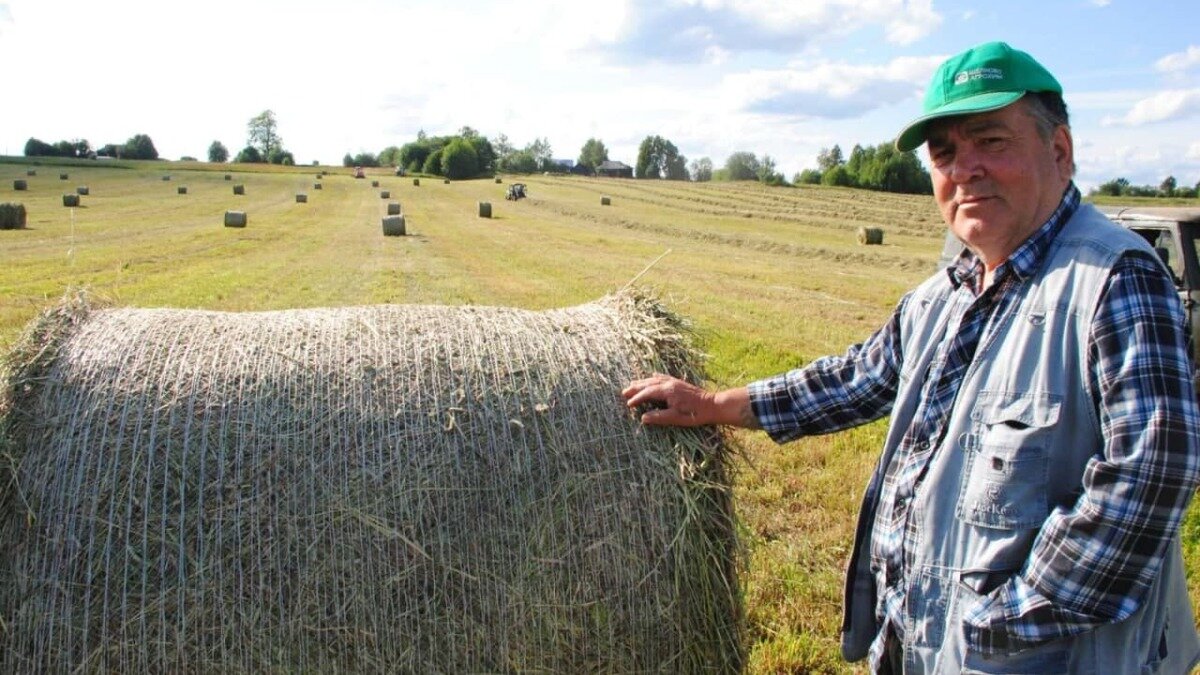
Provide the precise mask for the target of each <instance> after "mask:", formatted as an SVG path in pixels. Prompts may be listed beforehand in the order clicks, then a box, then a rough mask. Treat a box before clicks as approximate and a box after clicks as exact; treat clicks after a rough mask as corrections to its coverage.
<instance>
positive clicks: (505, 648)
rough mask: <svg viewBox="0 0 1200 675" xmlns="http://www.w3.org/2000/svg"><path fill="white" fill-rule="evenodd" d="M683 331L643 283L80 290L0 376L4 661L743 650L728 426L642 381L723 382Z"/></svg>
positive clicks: (515, 659)
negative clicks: (220, 300)
mask: <svg viewBox="0 0 1200 675" xmlns="http://www.w3.org/2000/svg"><path fill="white" fill-rule="evenodd" d="M682 332H683V331H682V330H681V322H680V320H679V319H678V318H676V317H673V316H671V315H670V314H669V313H667V312H666V311H665V310H664V309H663V308H662V307H661V306H659V305H657V304H656V303H654V302H653V301H650V300H648V299H646V298H641V297H637V296H633V295H621V296H616V297H612V298H608V299H605V300H603V301H600V302H597V303H593V304H588V305H583V306H580V307H573V308H567V309H559V310H551V311H545V312H531V311H524V310H517V309H507V308H494V307H437V306H395V305H393V306H376V307H346V308H336V309H306V310H289V311H278V312H253V313H224V312H212V311H197V310H171V309H88V308H87V307H86V305H85V304H84V303H83V301H80V300H77V299H76V300H72V301H69V302H67V303H64V304H63V305H61V306H59V307H58V308H56V309H54V310H52V311H50V312H48V313H47V314H45V315H43V317H42V318H41V319H40V320H39V321H38V322H37V323H36V324H35V325H33V326H32V327H31V329H30V330H29V331H28V332H27V333H26V337H25V338H24V340H23V341H22V342H20V343H19V346H18V348H17V350H16V351H15V352H14V354H13V356H12V357H11V359H10V362H11V363H13V364H14V365H15V367H14V368H13V369H12V370H11V372H10V374H9V375H8V379H7V381H6V382H5V383H4V384H5V386H4V389H3V391H4V392H5V396H6V399H5V400H0V403H3V405H0V411H10V412H6V416H5V417H4V418H2V419H0V423H2V426H0V428H3V429H5V431H6V435H5V439H6V447H5V448H4V449H3V450H4V452H5V461H6V466H7V469H6V473H7V474H8V475H7V478H6V480H8V481H10V484H11V485H19V486H20V488H21V490H20V499H15V498H10V499H5V500H4V501H3V510H0V537H3V539H2V540H3V541H4V542H5V545H4V546H3V547H0V563H2V564H0V572H2V573H3V574H4V575H5V578H4V583H2V584H0V616H3V617H4V620H5V630H4V631H2V632H0V668H3V670H4V672H67V671H74V670H81V671H88V672H132V673H136V672H180V671H189V670H192V669H196V670H201V671H205V672H420V673H424V672H441V673H482V672H515V671H517V670H519V671H521V672H545V673H551V672H552V673H582V672H613V673H633V672H639V673H657V672H673V673H699V672H706V673H707V672H713V673H736V672H739V668H740V666H741V654H742V652H741V649H740V647H739V645H740V637H741V634H740V622H739V617H740V615H741V612H740V610H739V605H738V603H739V601H738V593H737V588H738V583H737V579H736V570H737V564H736V560H735V552H736V550H737V547H736V541H735V538H734V537H735V535H734V522H735V521H734V518H733V512H732V509H731V507H730V489H729V480H728V477H727V462H728V455H727V453H726V452H725V451H724V449H723V448H722V447H721V445H720V436H719V435H718V434H717V433H716V432H715V431H714V430H712V429H646V428H643V427H642V426H641V425H640V424H639V423H638V421H637V419H636V416H635V415H632V414H630V412H629V411H628V410H626V409H625V407H624V405H623V404H622V403H621V401H620V397H619V396H618V394H617V390H618V389H619V387H620V386H621V385H622V384H623V383H625V382H628V381H629V380H630V379H632V378H635V377H639V376H643V375H645V374H648V373H650V372H653V371H663V372H670V373H674V374H677V375H680V376H683V377H686V378H688V379H690V380H692V381H697V380H698V379H700V377H701V375H700V374H699V373H698V372H697V371H696V368H695V364H696V362H697V359H696V358H695V356H694V353H693V352H692V351H691V350H690V348H689V347H688V345H687V343H686V342H685V341H684V339H683V338H682V337H681V335H682ZM6 494H7V495H8V496H10V497H11V496H12V495H13V492H12V491H11V490H10V491H9V492H7V493H6ZM517 664H519V667H518V665H517Z"/></svg>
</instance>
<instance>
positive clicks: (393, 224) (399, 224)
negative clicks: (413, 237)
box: [383, 216, 408, 237]
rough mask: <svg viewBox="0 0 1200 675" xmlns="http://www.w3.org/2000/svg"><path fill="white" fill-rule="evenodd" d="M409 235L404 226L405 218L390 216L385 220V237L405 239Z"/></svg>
mask: <svg viewBox="0 0 1200 675" xmlns="http://www.w3.org/2000/svg"><path fill="white" fill-rule="evenodd" d="M406 234H408V231H407V230H406V228H405V226H404V216H388V217H387V218H384V219H383V236H385V237H403V236H404V235H406Z"/></svg>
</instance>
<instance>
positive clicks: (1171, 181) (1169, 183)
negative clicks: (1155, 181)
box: [1158, 176, 1176, 197]
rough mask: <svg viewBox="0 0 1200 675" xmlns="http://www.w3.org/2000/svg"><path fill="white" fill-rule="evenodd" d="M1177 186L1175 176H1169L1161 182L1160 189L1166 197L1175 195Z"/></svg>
mask: <svg viewBox="0 0 1200 675" xmlns="http://www.w3.org/2000/svg"><path fill="white" fill-rule="evenodd" d="M1175 186H1176V183H1175V176H1167V177H1166V178H1164V179H1163V182H1162V183H1160V184H1159V186H1158V191H1159V193H1161V194H1162V196H1164V197H1174V196H1175Z"/></svg>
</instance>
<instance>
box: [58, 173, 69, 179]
mask: <svg viewBox="0 0 1200 675" xmlns="http://www.w3.org/2000/svg"><path fill="white" fill-rule="evenodd" d="M70 177H71V176H70V175H68V174H65V173H60V174H58V179H59V180H67V179H68V178H70Z"/></svg>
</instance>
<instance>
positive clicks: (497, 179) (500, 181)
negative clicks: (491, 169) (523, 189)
mask: <svg viewBox="0 0 1200 675" xmlns="http://www.w3.org/2000/svg"><path fill="white" fill-rule="evenodd" d="M503 182H504V181H502V180H500V176H496V184H497V185H499V184H500V183H503Z"/></svg>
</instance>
